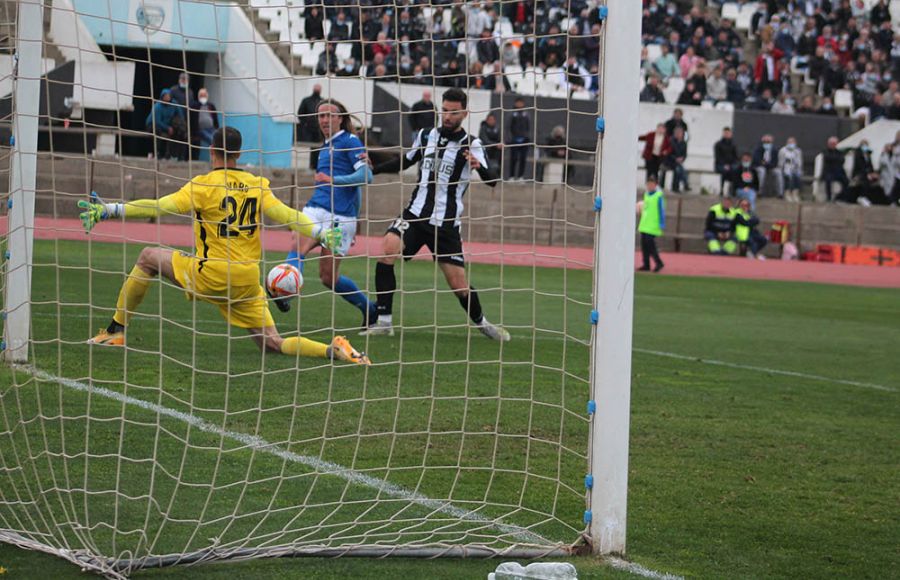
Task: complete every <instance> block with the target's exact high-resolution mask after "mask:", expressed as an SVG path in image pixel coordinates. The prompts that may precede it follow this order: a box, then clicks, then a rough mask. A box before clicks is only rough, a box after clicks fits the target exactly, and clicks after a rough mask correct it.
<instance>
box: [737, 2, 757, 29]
mask: <svg viewBox="0 0 900 580" xmlns="http://www.w3.org/2000/svg"><path fill="white" fill-rule="evenodd" d="M754 12H756V4H755V3H753V4H744V6H743V7H742V8H741V12H740V14H738V17H737V18H736V19H735V21H734V27H735V28H736V29H738V30H743V31H744V32H747V33H748V34H749V32H750V25H751V24H752V23H753V13H754ZM751 36H752V35H751Z"/></svg>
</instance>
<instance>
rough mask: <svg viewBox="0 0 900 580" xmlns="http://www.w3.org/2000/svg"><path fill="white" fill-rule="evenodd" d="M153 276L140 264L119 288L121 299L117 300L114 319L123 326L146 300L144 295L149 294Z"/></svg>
mask: <svg viewBox="0 0 900 580" xmlns="http://www.w3.org/2000/svg"><path fill="white" fill-rule="evenodd" d="M152 280H153V276H151V275H150V274H148V273H147V272H145V271H144V270H143V269H141V268H140V267H138V266H135V267H134V268H132V269H131V274H129V275H128V278H127V279H126V280H125V283H124V284H122V289H121V290H119V300H118V301H117V302H116V313H115V315H114V316H113V320H115V321H116V322H117V323H119V324H121V325H122V326H128V321H129V320H130V319H131V316H132V314H133V313H134V311H135V310H137V307H138V306H140V305H141V302H143V301H144V295H146V294H147V288H149V287H150V282H151V281H152Z"/></svg>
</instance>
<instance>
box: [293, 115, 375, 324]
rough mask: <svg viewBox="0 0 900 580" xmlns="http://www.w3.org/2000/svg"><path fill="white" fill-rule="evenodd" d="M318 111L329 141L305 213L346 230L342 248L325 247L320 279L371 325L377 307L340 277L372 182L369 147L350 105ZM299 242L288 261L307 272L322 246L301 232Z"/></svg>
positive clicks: (320, 156)
mask: <svg viewBox="0 0 900 580" xmlns="http://www.w3.org/2000/svg"><path fill="white" fill-rule="evenodd" d="M316 114H317V117H318V122H319V129H321V131H322V135H324V137H325V143H324V144H323V145H322V149H321V150H320V152H319V162H318V164H317V166H316V190H315V192H314V193H313V196H312V198H310V200H309V201H308V202H307V203H306V207H304V208H303V213H304V214H305V215H306V216H308V217H309V219H310V220H312V222H313V223H316V224H321V225H323V227H332V226H333V227H337V228H340V229H341V232H342V233H343V238H342V239H343V241H342V243H341V245H340V247H338V248H335V250H334V252H331V251H329V250H328V249H326V248H324V247H323V248H322V259H321V260H320V261H319V279H320V280H322V284H324V285H325V286H326V287H328V288H331V289H332V290H334V291H335V292H337V293H338V294H339V295H340V296H341V297H342V298H343V299H344V300H346V301H347V302H349V303H350V304H352V305H354V306H355V307H356V308H358V309H359V310H360V312H362V315H363V322H362V326H363V328H366V327H367V326H368V325H369V323H370V321H374V320H375V319H376V318H377V317H378V313H377V311H376V310H375V305H374V304H373V303H372V302H369V299H368V298H366V295H365V294H363V293H362V291H361V290H360V289H359V287H358V286H357V285H356V283H355V282H354V281H353V280H351V279H350V278H349V277H347V276H342V275H340V263H341V258H343V257H344V256H346V255H347V253H348V252H349V251H350V246H351V244H352V243H353V238H354V237H355V236H356V220H357V218H358V217H359V209H360V205H361V201H362V191H361V186H362V185H363V184H366V183H371V182H372V171H371V169H369V166H368V163H367V161H366V154H365V153H366V150H365V146H364V145H363V143H362V141H360V140H359V137H357V136H356V135H355V134H354V133H353V127H352V125H351V121H350V114H349V113H348V112H347V108H346V107H344V105H342V104H341V103H339V102H338V101H335V100H334V99H325V100H323V101H321V102H320V103H319V105H318V107H317V108H316ZM294 242H295V246H294V247H296V248H297V249H296V250H294V251H291V252H290V253H289V254H288V263H290V264H293V265H294V266H296V267H297V268H298V269H300V270H301V271H302V270H303V259H304V257H305V256H306V254H307V253H309V252H310V251H312V250H313V249H314V248H315V247H316V246H318V245H320V244H319V243H318V242H317V241H316V240H312V239H310V240H307V239H306V238H303V237H300V236H295V238H294ZM276 304H277V305H278V307H279V308H280V309H281V310H282V311H287V310H289V309H290V305H289V303H288V302H287V301H276Z"/></svg>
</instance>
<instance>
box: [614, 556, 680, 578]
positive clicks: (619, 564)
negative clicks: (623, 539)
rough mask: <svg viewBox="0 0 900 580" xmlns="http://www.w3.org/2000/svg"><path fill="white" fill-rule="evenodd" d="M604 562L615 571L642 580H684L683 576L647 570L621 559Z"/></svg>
mask: <svg viewBox="0 0 900 580" xmlns="http://www.w3.org/2000/svg"><path fill="white" fill-rule="evenodd" d="M605 560H606V562H607V563H608V564H609V565H610V566H612V567H613V568H615V569H616V570H622V571H624V572H628V573H630V574H634V575H636V576H643V577H644V578H653V580H684V577H683V576H675V575H673V574H667V573H665V572H656V571H655V570H650V569H649V568H644V567H643V566H641V565H640V564H635V563H634V562H629V561H627V560H622V559H621V558H605Z"/></svg>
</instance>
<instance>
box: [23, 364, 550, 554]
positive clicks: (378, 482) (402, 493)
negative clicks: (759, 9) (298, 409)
mask: <svg viewBox="0 0 900 580" xmlns="http://www.w3.org/2000/svg"><path fill="white" fill-rule="evenodd" d="M12 366H13V368H15V369H18V370H20V371H23V372H26V373H28V374H30V375H31V376H33V377H35V378H37V379H40V380H43V381H47V382H53V383H57V384H59V385H61V386H63V387H66V388H69V389H72V390H75V391H81V392H85V393H87V392H89V393H91V394H93V395H100V396H102V397H105V398H107V399H112V400H114V401H118V402H120V403H125V404H126V405H131V406H134V407H140V408H142V409H144V410H147V411H150V412H152V413H158V414H160V415H164V416H166V417H170V418H172V419H175V420H178V421H182V422H184V423H187V424H189V425H191V426H192V427H194V428H195V429H198V430H199V431H202V432H204V433H210V434H213V435H218V436H220V437H224V438H226V439H230V440H231V441H234V442H237V443H240V444H241V445H244V446H245V447H247V448H249V449H252V450H255V451H258V452H260V453H266V454H268V455H274V456H275V457H278V458H279V459H283V460H284V461H288V462H290V463H295V464H300V465H305V466H307V467H310V468H312V469H313V470H314V471H315V472H316V473H319V474H321V475H330V476H333V477H337V478H340V479H343V480H344V481H347V482H349V483H352V484H355V485H359V486H362V487H368V488H370V489H373V490H375V491H376V492H378V494H379V495H380V494H384V495H388V496H391V497H394V498H397V499H401V500H404V501H408V502H410V503H412V504H416V505H419V506H422V507H424V508H426V509H429V510H431V511H432V512H439V513H442V514H446V515H449V516H452V517H454V518H459V519H461V520H466V521H469V522H474V523H477V524H483V525H488V526H490V527H492V528H494V529H495V530H497V531H499V532H501V533H503V534H509V535H510V536H512V537H514V538H516V539H517V540H519V541H523V542H528V543H531V544H540V545H543V546H547V547H550V546H554V545H555V544H556V543H555V542H553V541H551V540H548V539H547V538H544V537H543V536H541V535H539V534H536V533H534V532H531V531H529V530H526V529H524V528H521V527H518V526H512V525H509V524H504V523H501V522H499V521H496V520H492V519H490V518H488V517H485V516H483V515H481V514H479V513H476V512H473V511H470V510H467V509H463V508H460V507H457V506H454V505H453V504H451V503H450V502H447V501H442V500H437V499H432V498H430V497H427V496H425V495H422V494H421V493H418V492H415V491H412V490H409V489H406V488H405V487H403V486H400V485H397V484H394V483H390V482H389V481H387V480H384V479H378V478H376V477H372V476H371V475H366V474H364V473H360V472H358V471H355V470H353V469H350V468H349V467H344V466H343V465H340V464H338V463H334V462H332V461H326V460H324V459H320V458H318V457H312V456H309V455H300V454H298V453H294V452H293V451H289V450H287V449H284V448H283V447H280V446H278V445H276V444H274V443H271V442H269V441H266V440H265V439H263V438H262V437H259V436H258V435H250V434H247V433H242V432H239V431H229V430H227V429H222V428H221V427H219V426H218V425H215V424H213V423H211V422H209V421H207V420H205V419H202V418H200V417H197V416H195V415H190V414H188V413H184V412H182V411H177V410H175V409H170V408H169V407H164V406H162V405H158V404H156V403H151V402H149V401H145V400H143V399H136V398H134V397H130V396H128V395H125V394H122V393H119V392H117V391H113V390H111V389H107V388H105V387H98V386H95V385H89V384H87V383H83V382H80V381H76V380H73V379H67V378H65V377H59V376H56V375H54V374H51V373H48V372H46V371H42V370H40V369H37V368H34V367H32V366H27V365H12Z"/></svg>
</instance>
